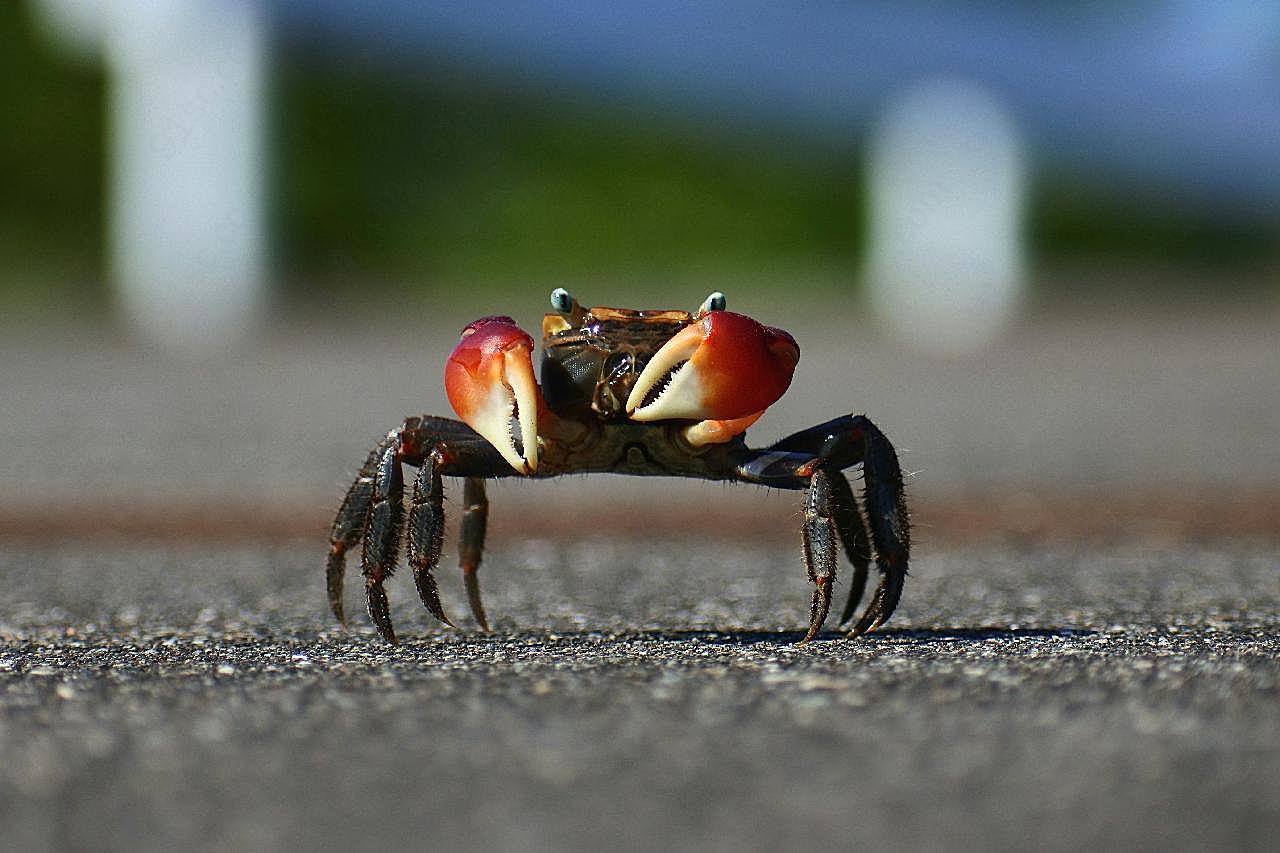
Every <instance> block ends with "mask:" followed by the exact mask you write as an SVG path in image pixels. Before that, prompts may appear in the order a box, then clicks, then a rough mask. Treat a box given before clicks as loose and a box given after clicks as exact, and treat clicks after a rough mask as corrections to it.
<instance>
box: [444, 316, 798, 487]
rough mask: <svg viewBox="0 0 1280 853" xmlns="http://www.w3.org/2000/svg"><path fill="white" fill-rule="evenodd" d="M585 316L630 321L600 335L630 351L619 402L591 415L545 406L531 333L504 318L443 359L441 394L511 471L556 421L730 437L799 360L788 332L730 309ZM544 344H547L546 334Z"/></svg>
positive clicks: (554, 323)
mask: <svg viewBox="0 0 1280 853" xmlns="http://www.w3.org/2000/svg"><path fill="white" fill-rule="evenodd" d="M584 316H585V317H586V318H589V319H591V320H593V321H596V322H598V321H599V318H617V317H625V318H627V319H629V320H631V326H630V328H631V329H632V331H631V333H630V335H628V333H627V332H625V331H624V332H623V333H622V335H623V338H624V339H622V340H616V339H611V340H610V341H609V344H610V345H613V346H617V347H618V349H619V350H622V351H626V352H628V353H629V354H630V355H629V357H630V358H631V362H630V365H629V369H630V374H629V375H628V376H627V377H626V380H625V382H624V383H623V385H622V387H621V389H620V390H621V392H622V393H624V394H625V403H624V404H622V405H616V404H615V405H614V406H611V407H609V408H608V409H607V410H602V409H600V408H599V407H597V409H596V410H595V412H594V415H592V414H578V413H573V414H569V413H566V412H563V411H560V412H554V411H552V409H550V408H548V406H547V404H546V401H545V400H544V399H543V396H542V393H541V391H540V390H539V388H538V384H537V382H536V380H535V379H534V370H533V360H532V352H533V339H532V338H531V337H530V336H529V334H528V333H526V332H525V331H524V330H523V329H521V328H520V327H519V326H517V325H516V324H515V321H514V320H512V319H511V318H510V317H501V316H493V317H484V318H482V319H479V320H476V321H475V322H473V323H470V324H468V325H467V326H466V328H464V329H463V330H462V338H461V340H460V341H459V342H458V345H457V347H456V348H455V349H454V351H453V353H452V355H450V356H449V360H448V362H447V364H446V365H445V375H444V381H445V391H446V392H447V394H448V396H449V402H450V404H451V405H452V406H453V409H454V411H455V412H456V413H457V415H458V417H459V418H460V419H461V420H462V421H463V422H464V423H466V424H467V425H468V426H470V427H471V428H472V429H474V430H475V431H476V432H478V433H479V434H480V435H482V436H484V437H485V439H487V440H488V441H489V443H490V444H492V445H493V446H494V447H495V448H496V449H497V450H498V452H499V453H501V454H502V456H503V458H504V459H506V460H507V462H509V463H510V464H511V466H512V467H513V468H514V469H515V470H516V471H518V472H520V473H523V474H532V473H534V472H535V471H537V469H538V441H539V438H540V437H542V438H544V439H545V437H546V436H547V435H548V433H549V432H552V431H553V427H554V422H555V421H557V420H558V419H562V418H570V419H582V418H590V417H593V416H594V417H596V418H597V419H599V420H601V421H608V420H616V419H623V420H628V421H633V422H642V423H662V422H671V421H677V422H678V421H687V422H689V423H687V424H685V425H684V426H682V427H681V430H680V434H681V435H682V437H683V438H684V440H685V441H687V442H688V443H689V444H690V445H692V446H694V447H698V446H702V445H705V444H712V443H720V442H725V441H729V440H730V439H732V438H733V437H734V436H737V435H740V434H741V433H742V432H743V431H745V430H746V428H747V427H748V426H750V425H751V424H752V423H754V422H755V421H756V420H757V419H758V418H759V417H760V416H761V415H762V414H764V411H765V409H767V408H768V407H769V406H770V405H772V404H773V403H774V402H776V401H777V400H778V398H780V397H781V396H782V395H783V393H784V392H785V391H786V390H787V387H788V386H789V385H790V384H791V376H792V374H793V373H794V371H795V367H796V363H797V362H798V361H799V359H800V348H799V347H798V346H797V345H796V342H795V339H793V338H792V337H791V335H789V334H787V333H786V332H784V331H782V330H781V329H775V328H773V327H770V326H764V325H762V324H760V323H758V322H756V321H755V320H753V319H751V318H750V317H747V316H746V315H744V314H736V313H734V312H731V311H722V310H721V311H715V310H709V311H700V312H698V313H697V314H688V313H686V312H680V311H655V312H642V311H631V310H628V309H615V308H592V309H589V310H588V311H586V312H582V314H581V315H577V316H575V318H574V319H578V320H581V319H582V317H584ZM543 325H544V332H551V331H553V330H557V329H558V330H560V331H573V330H574V327H573V326H572V325H571V324H570V323H569V322H568V321H567V320H566V319H565V318H564V317H562V316H560V315H556V314H548V315H547V318H546V322H544V324H543ZM596 328H597V327H596V326H592V330H593V331H594V330H595V329H596ZM655 330H660V331H659V333H658V335H657V336H656V338H655V334H654V331H655ZM668 333H669V336H665V337H664V335H667V334H668ZM628 338H629V339H628ZM543 343H544V346H548V345H549V344H551V343H552V340H551V335H550V334H547V335H545V336H544V341H543ZM584 381H589V382H593V383H595V384H596V385H597V388H596V389H595V390H596V391H597V392H598V391H599V390H602V389H606V386H607V385H608V384H609V383H610V382H611V380H610V378H609V377H606V376H604V375H600V376H591V377H587V378H586V380H584Z"/></svg>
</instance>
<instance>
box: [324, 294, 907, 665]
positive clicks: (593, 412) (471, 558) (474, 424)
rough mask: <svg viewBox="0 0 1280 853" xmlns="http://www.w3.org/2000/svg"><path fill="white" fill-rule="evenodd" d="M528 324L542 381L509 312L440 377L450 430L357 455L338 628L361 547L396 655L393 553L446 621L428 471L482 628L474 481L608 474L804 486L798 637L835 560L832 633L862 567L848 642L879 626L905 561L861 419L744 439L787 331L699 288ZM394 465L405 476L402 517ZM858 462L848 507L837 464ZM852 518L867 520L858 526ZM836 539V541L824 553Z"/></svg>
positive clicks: (464, 339)
mask: <svg viewBox="0 0 1280 853" xmlns="http://www.w3.org/2000/svg"><path fill="white" fill-rule="evenodd" d="M551 302H552V307H553V308H554V309H555V312H554V313H551V314H547V315H546V316H545V317H544V319H543V324H542V361H541V370H540V375H541V376H540V378H541V383H539V382H538V381H536V380H535V378H534V371H533V359H532V354H533V348H534V346H533V339H532V337H531V336H530V335H529V334H527V333H526V332H524V331H523V330H522V329H521V328H520V327H519V326H517V325H516V323H515V321H513V320H512V319H511V318H509V317H505V316H490V317H484V318H481V319H480V320H476V321H475V322H473V323H470V324H468V325H467V326H466V327H465V328H464V329H463V330H462V336H461V339H460V341H459V343H458V345H457V347H456V348H455V349H454V351H453V353H452V354H451V355H450V357H449V359H448V361H447V363H446V366H445V376H444V379H445V389H446V391H447V393H448V396H449V401H450V403H451V404H452V406H453V408H454V411H455V412H456V413H457V415H458V416H459V418H460V421H461V422H459V421H453V420H448V419H445V418H437V417H432V416H421V417H411V418H407V419H406V420H405V421H404V422H403V423H402V424H401V426H400V427H399V428H397V429H394V430H392V431H391V432H389V433H388V434H387V437H386V438H385V439H384V440H383V441H381V442H379V443H378V445H377V446H375V447H374V449H373V450H372V451H371V452H370V454H369V457H368V459H367V460H366V462H365V465H364V467H363V468H362V469H361V471H360V475H359V476H358V477H357V478H356V480H355V482H354V483H353V484H352V486H351V488H350V489H349V490H348V492H347V496H346V498H345V500H344V501H343V504H342V507H341V508H340V510H339V512H338V516H337V518H336V519H335V522H334V527H333V532H332V536H331V544H330V553H329V560H328V566H327V577H328V589H329V600H330V605H331V607H332V609H333V611H334V613H335V615H336V616H337V617H338V619H339V620H340V621H344V614H343V605H342V585H343V574H344V563H345V555H346V552H347V551H348V550H349V549H350V548H351V547H353V546H354V545H356V544H361V545H362V550H361V563H362V571H363V574H364V577H365V587H366V593H367V597H368V604H369V612H370V615H371V616H372V618H373V621H374V623H375V624H376V625H377V627H378V629H379V631H380V633H381V634H382V635H383V636H384V637H385V638H386V639H387V640H389V641H391V642H395V632H394V630H393V628H392V625H391V620H390V613H389V606H388V603H387V598H386V592H385V589H384V586H383V583H384V581H385V579H386V578H387V577H389V576H390V575H391V573H392V571H393V570H394V568H395V566H396V562H397V557H398V554H399V548H400V545H401V540H402V539H403V540H404V542H405V544H406V545H407V550H408V562H409V565H410V567H411V568H412V570H413V573H414V579H415V582H416V585H417V587H418V591H419V594H420V595H421V598H422V600H423V603H424V604H425V605H426V607H427V608H428V610H430V612H431V613H432V614H433V615H435V616H436V617H437V618H438V619H440V620H441V621H443V622H445V623H446V624H449V625H452V624H453V623H452V621H451V620H450V619H449V618H448V616H446V615H445V611H444V609H443V607H442V605H441V603H440V599H439V593H438V589H437V586H436V581H435V576H434V572H435V569H436V565H437V563H438V561H439V555H440V548H441V541H442V538H443V523H444V514H443V487H442V485H441V478H442V477H443V476H457V477H462V478H464V480H465V494H464V501H463V516H462V532H461V541H460V547H459V550H460V555H461V563H462V571H463V577H464V580H465V582H466V588H467V593H468V598H469V600H470V604H471V609H472V613H473V615H474V616H475V618H476V620H477V622H478V623H479V624H480V625H481V627H483V628H485V629H486V630H487V629H488V621H487V618H486V616H485V613H484V608H483V605H482V603H481V599H480V590H479V584H478V578H477V574H476V573H477V570H478V568H479V564H480V557H481V553H482V550H483V545H484V534H485V526H486V520H487V513H488V502H487V499H486V498H485V493H484V480H485V479H489V478H496V477H507V476H525V477H531V478H545V477H554V476H558V475H561V474H568V473H616V474H630V475H651V476H679V477H696V478H700V479H707V480H740V481H745V482H754V483H760V484H764V485H769V486H775V487H778V488H789V489H797V490H803V491H804V492H805V500H804V524H803V527H802V544H803V555H804V561H805V566H806V569H807V571H808V575H809V579H810V580H811V581H812V582H813V584H814V591H813V599H812V604H811V609H810V620H809V630H808V632H807V634H806V635H805V640H806V641H807V640H809V639H812V638H813V637H814V636H816V635H817V633H818V631H819V630H820V629H821V627H822V625H823V623H824V622H825V620H826V617H827V612H828V610H829V607H830V602H831V595H832V586H833V584H834V582H835V576H836V565H837V562H838V561H837V559H836V554H837V548H838V547H839V548H840V549H842V550H843V551H844V552H845V554H846V556H847V557H848V559H849V561H850V563H851V564H852V565H853V569H854V575H853V580H852V584H851V591H850V596H849V600H848V603H847V604H846V606H845V609H844V612H843V617H842V622H847V621H849V620H850V619H851V618H852V616H853V613H854V611H855V609H856V607H857V605H858V602H859V600H860V599H861V597H862V593H863V590H864V587H865V585H866V580H867V575H868V570H869V566H870V564H871V561H872V559H873V557H874V560H875V562H876V565H877V567H878V569H879V570H880V575H881V580H880V584H879V587H878V588H877V590H876V592H875V594H874V596H873V599H872V602H871V604H870V605H869V606H868V608H867V610H866V611H865V613H864V615H863V616H862V618H861V619H859V620H858V622H857V623H856V624H855V625H854V627H853V628H852V630H851V631H850V635H851V636H856V635H858V634H861V633H864V632H866V631H869V630H872V629H874V628H875V627H877V626H879V625H880V624H881V623H882V622H883V621H884V620H886V619H887V618H888V617H889V616H890V614H891V613H892V612H893V610H894V608H895V607H896V605H897V601H898V598H899V596H900V594H901V590H902V585H903V581H904V579H905V576H906V571H907V561H908V556H909V551H910V544H909V535H908V529H909V525H908V519H907V511H906V505H905V501H904V498H903V494H902V474H901V470H900V468H899V465H898V460H897V454H896V453H895V451H894V449H893V447H892V445H891V444H890V443H889V441H888V439H886V438H885V437H884V435H883V434H882V433H881V432H880V430H879V429H877V428H876V427H875V425H874V424H872V423H871V421H869V420H868V419H867V418H865V417H864V416H861V415H845V416H842V417H838V418H835V419H833V420H831V421H828V422H826V423H824V424H820V425H819V426H816V427H811V428H810V429H807V430H802V431H801V432H798V433H795V434H794V435H792V436H789V437H787V438H785V439H783V440H782V441H779V442H776V443H775V444H773V445H770V446H769V447H766V448H762V449H752V448H750V447H749V446H748V445H747V444H746V440H745V435H744V434H745V431H746V429H747V427H748V426H750V425H751V424H752V423H754V422H755V421H756V420H757V419H758V418H759V417H760V416H761V415H762V414H763V413H764V411H765V410H766V409H767V408H768V407H769V406H770V405H772V404H773V403H774V402H776V401H777V400H778V398H780V397H781V396H782V394H783V393H784V392H785V391H786V389H787V386H788V385H789V384H790V382H791V377H792V374H793V372H794V370H795V367H796V364H797V362H798V361H799V357H800V350H799V347H798V346H797V345H796V342H795V340H794V339H793V338H792V337H791V336H790V335H789V334H787V333H786V332H784V331H782V330H780V329H775V328H772V327H769V326H764V325H762V324H760V323H758V322H757V321H755V320H753V319H751V318H750V317H747V316H745V315H742V314H736V313H733V312H730V311H727V310H725V300H724V297H723V295H722V294H719V293H713V294H712V295H711V296H710V297H708V298H707V300H706V301H705V302H704V303H703V305H702V307H701V308H699V310H698V311H696V312H694V313H688V312H684V311H642V310H631V309H619V308H604V307H597V308H589V309H584V308H582V307H581V306H580V305H579V304H578V302H577V301H576V300H575V299H573V297H572V296H570V295H569V294H568V293H567V292H566V291H564V290H562V289H557V290H556V291H554V292H553V293H552V297H551ZM402 464H409V465H411V466H416V467H417V468H418V469H419V472H418V476H417V478H416V481H415V483H414V486H413V491H412V499H411V502H410V504H409V507H408V508H407V509H406V507H405V505H404V491H405V483H404V480H403V474H402V470H401V466H402ZM858 464H860V465H862V467H863V472H864V480H865V490H864V494H863V501H862V507H861V508H860V507H859V506H858V502H857V501H856V500H855V498H854V497H853V493H852V490H851V488H850V486H849V483H848V481H847V479H846V478H845V476H844V474H843V473H842V471H843V469H845V468H848V467H850V466H853V465H858ZM864 513H865V518H864ZM837 543H839V545H837Z"/></svg>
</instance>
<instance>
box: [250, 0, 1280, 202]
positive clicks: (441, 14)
mask: <svg viewBox="0 0 1280 853" xmlns="http://www.w3.org/2000/svg"><path fill="white" fill-rule="evenodd" d="M270 7H271V10H272V14H273V16H274V18H275V24H276V26H277V30H278V32H279V34H280V36H281V37H282V38H283V39H284V40H285V41H286V42H295V43H302V44H308V45H315V44H322V45H330V46H333V47H337V48H340V49H344V50H352V51H358V52H360V53H361V54H364V55H369V54H374V55H376V56H377V57H378V58H379V59H381V60H385V61H387V62H395V63H410V64H412V63H429V64H431V66H432V67H434V68H438V67H439V66H440V65H442V64H443V65H446V66H448V65H452V66H455V67H456V68H457V69H458V70H459V71H460V72H464V73H468V74H480V75H486V76H490V77H493V78H497V79H500V80H508V81H510V82H511V83H512V84H513V85H517V86H523V87H528V88H531V89H535V90H538V91H553V92H556V93H559V94H569V95H576V96H587V97H592V96H597V97H608V98H610V99H619V98H622V99H628V100H630V101H631V102H634V103H638V104H647V105H651V106H654V107H658V108H661V109H669V110H677V111H680V112H682V113H684V114H687V115H688V116H691V117H694V118H695V119H696V118H702V119H705V120H706V121H708V122H712V123H716V124H722V125H728V126H730V127H733V126H742V127H754V128H759V127H762V126H763V127H777V128H785V129H786V130H787V131H788V132H792V133H794V132H796V131H797V130H799V131H800V132H804V133H812V134H814V135H820V136H823V137H827V138H831V139H833V140H840V139H845V138H847V139H849V140H850V144H852V141H853V140H855V139H859V138H860V137H861V136H862V135H863V134H864V132H865V130H866V128H867V125H868V123H869V121H870V120H871V119H872V118H873V116H874V115H875V114H876V113H877V112H878V111H879V110H880V109H882V108H883V106H884V104H885V102H886V100H887V99H889V98H891V97H892V96H893V95H894V94H895V93H896V92H898V91H900V90H902V89H903V88H905V87H908V86H910V85H911V84H913V83H915V82H917V81H919V80H921V79H926V78H929V77H935V76H955V77H960V78H963V79H966V80H971V81H975V82H978V83H981V84H983V85H985V86H987V87H989V88H990V89H991V90H992V91H993V92H994V93H995V94H996V95H997V96H998V97H999V98H1001V99H1003V101H1004V103H1005V105H1006V106H1007V107H1008V109H1009V110H1010V111H1011V112H1012V114H1013V116H1014V118H1015V119H1016V120H1017V121H1018V122H1019V123H1020V125H1021V129H1022V131H1023V132H1024V133H1025V134H1026V137H1027V139H1028V140H1029V141H1030V142H1031V144H1032V146H1033V149H1034V150H1035V152H1036V153H1037V155H1038V156H1039V157H1040V158H1041V159H1046V160H1048V161H1049V162H1051V163H1053V164H1054V165H1055V167H1061V168H1066V169H1068V170H1070V169H1075V168H1080V169H1083V170H1088V171H1089V172H1091V173H1096V172H1098V171H1099V170H1103V171H1104V172H1107V173H1109V174H1110V175H1111V176H1112V178H1113V179H1114V180H1116V181H1118V182H1121V183H1129V182H1133V183H1137V184H1142V183H1154V184H1156V185H1159V186H1162V187H1166V188H1168V189H1172V190H1176V191H1180V192H1185V193H1186V194H1187V195H1188V196H1190V198H1191V199H1192V200H1194V201H1195V202H1197V203H1205V202H1209V203H1217V204H1222V205H1224V206H1228V205H1229V206H1231V207H1232V208H1233V209H1234V210H1236V211H1238V212H1244V213H1248V211H1253V212H1255V213H1257V214H1261V215H1267V216H1269V215H1272V214H1274V213H1275V211H1276V210H1277V205H1278V204H1280V4H1278V3H1275V2H1249V0H1237V2H1228V3H1197V2H1191V0H1184V1H1183V2H1142V3H1128V4H1114V3H1101V2H1090V3H1081V4H1066V5H1062V6H1059V7H1050V6H1042V5H1039V4H1023V3H1010V2H1006V3H992V2H988V3H980V4H966V5H965V6H964V7H963V8H960V7H958V6H956V5H955V4H949V3H926V2H893V3H832V2H806V3H762V2H727V0H707V2H697V3H690V2H684V0H646V2H631V3H619V4H614V3H598V2H590V0H510V2H503V3H496V4H493V3H485V4H470V3H448V2H422V0H365V2H350V0H272V2H271V3H270ZM1242 208H1243V209H1242Z"/></svg>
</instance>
